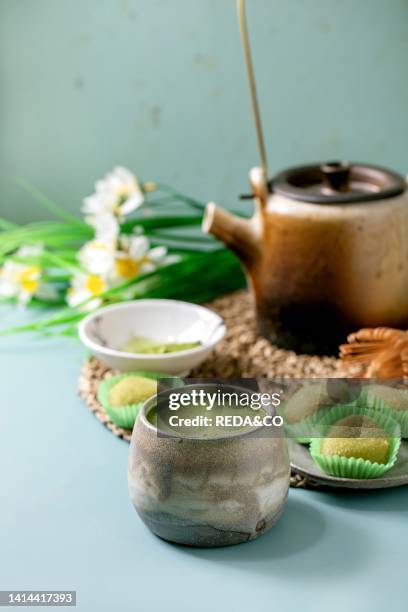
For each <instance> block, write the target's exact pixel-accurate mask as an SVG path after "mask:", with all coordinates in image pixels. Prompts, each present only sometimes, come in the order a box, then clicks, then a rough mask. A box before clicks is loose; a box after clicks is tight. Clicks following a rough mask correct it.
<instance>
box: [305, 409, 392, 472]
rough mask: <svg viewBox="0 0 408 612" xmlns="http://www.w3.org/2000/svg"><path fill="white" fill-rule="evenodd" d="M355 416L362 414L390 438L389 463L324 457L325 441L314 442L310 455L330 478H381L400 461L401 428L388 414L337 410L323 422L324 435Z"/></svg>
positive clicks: (359, 410) (370, 410)
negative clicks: (340, 422) (398, 457)
mask: <svg viewBox="0 0 408 612" xmlns="http://www.w3.org/2000/svg"><path fill="white" fill-rule="evenodd" d="M354 414H362V415H364V416H366V417H368V418H370V419H372V420H373V421H375V422H376V423H377V425H378V426H379V427H381V429H383V430H384V431H385V432H386V433H387V434H388V435H389V440H390V449H389V458H388V462H387V463H377V462H375V461H369V460H368V459H363V458H361V457H359V458H357V457H343V456H340V455H322V454H321V453H320V449H321V444H322V438H313V439H312V441H311V443H310V454H311V456H312V458H313V460H314V462H315V463H317V465H318V466H319V467H320V468H321V469H322V470H323V471H324V472H326V473H327V474H331V475H332V476H337V477H340V478H355V479H369V478H378V477H379V476H382V475H383V474H385V472H387V471H388V470H390V469H391V468H392V466H393V465H394V464H395V462H396V460H397V455H398V450H399V447H400V444H401V436H400V433H401V432H400V426H399V424H398V423H397V422H396V421H395V419H393V417H392V416H390V415H389V414H388V412H382V411H380V410H375V409H370V408H365V407H363V406H356V405H348V406H341V405H339V406H333V408H331V409H329V411H328V412H327V413H326V414H325V415H324V417H322V418H321V420H320V424H321V425H322V426H323V429H322V433H323V435H324V434H325V433H327V431H328V429H329V428H330V427H331V426H332V425H334V423H336V422H337V421H339V420H340V419H343V418H345V417H347V416H351V415H354Z"/></svg>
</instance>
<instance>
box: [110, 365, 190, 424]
mask: <svg viewBox="0 0 408 612" xmlns="http://www.w3.org/2000/svg"><path fill="white" fill-rule="evenodd" d="M131 376H133V377H135V376H136V377H140V376H142V377H143V378H150V379H152V380H158V379H159V378H172V379H174V380H180V379H177V377H176V376H169V375H168V374H160V373H159V372H127V373H124V374H118V375H117V376H109V377H108V378H105V379H104V380H102V381H101V382H100V383H99V387H98V400H99V402H100V403H101V404H102V406H103V408H104V409H105V412H106V414H107V415H108V417H109V418H110V420H111V421H112V422H113V423H115V425H118V426H119V427H123V429H133V426H134V424H135V421H136V419H137V416H138V414H139V412H140V409H141V408H142V406H143V404H144V403H145V401H146V400H143V401H141V402H138V403H136V404H128V405H127V406H119V407H116V406H112V405H111V404H110V403H109V391H110V390H111V389H112V388H113V387H114V386H115V385H116V384H117V383H118V382H120V381H121V380H123V379H125V378H130V377H131ZM180 382H181V384H183V383H182V381H180Z"/></svg>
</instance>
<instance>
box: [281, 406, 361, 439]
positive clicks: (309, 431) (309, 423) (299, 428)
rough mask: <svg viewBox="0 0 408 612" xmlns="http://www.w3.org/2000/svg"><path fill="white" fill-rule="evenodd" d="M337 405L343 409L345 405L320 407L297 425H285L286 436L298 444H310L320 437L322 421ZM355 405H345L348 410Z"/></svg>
mask: <svg viewBox="0 0 408 612" xmlns="http://www.w3.org/2000/svg"><path fill="white" fill-rule="evenodd" d="M338 405H341V406H342V407H345V404H331V405H327V406H321V407H320V408H319V409H318V410H317V411H316V412H315V413H314V414H311V415H309V416H308V417H305V418H304V419H302V420H301V421H298V422H297V423H285V425H284V427H285V432H286V434H287V435H288V436H289V437H290V438H293V439H294V440H295V441H296V442H298V443H299V444H310V442H311V441H312V440H314V439H315V437H317V438H319V437H322V427H323V425H322V422H323V419H324V417H325V415H327V414H328V413H329V411H330V410H332V409H333V408H336V407H337V406H338ZM356 405H357V404H356V403H355V402H350V404H347V406H350V408H354V407H356Z"/></svg>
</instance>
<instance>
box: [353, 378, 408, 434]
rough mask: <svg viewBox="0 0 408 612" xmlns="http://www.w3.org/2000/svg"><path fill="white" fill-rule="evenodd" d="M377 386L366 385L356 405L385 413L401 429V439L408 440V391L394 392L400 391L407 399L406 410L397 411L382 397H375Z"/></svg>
mask: <svg viewBox="0 0 408 612" xmlns="http://www.w3.org/2000/svg"><path fill="white" fill-rule="evenodd" d="M376 386H377V385H373V386H370V385H367V386H365V387H364V388H363V390H362V391H361V394H360V396H359V398H358V400H357V403H358V405H360V406H367V408H372V409H373V410H381V411H383V412H387V413H388V414H390V415H391V416H392V418H393V419H395V420H396V421H397V423H398V424H399V426H400V428H401V437H402V438H408V391H407V390H405V389H399V390H398V389H396V388H394V390H395V391H396V392H398V391H400V392H401V393H402V394H404V395H405V396H406V397H407V408H406V410H397V409H395V408H393V407H392V406H391V405H390V404H388V403H387V401H386V400H384V399H383V398H382V397H376V396H375V388H374V387H376ZM384 386H385V385H384Z"/></svg>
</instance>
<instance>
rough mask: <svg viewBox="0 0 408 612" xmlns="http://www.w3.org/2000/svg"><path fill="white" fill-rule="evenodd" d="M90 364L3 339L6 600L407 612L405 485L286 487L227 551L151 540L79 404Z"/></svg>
mask: <svg viewBox="0 0 408 612" xmlns="http://www.w3.org/2000/svg"><path fill="white" fill-rule="evenodd" d="M0 316H1V324H2V326H4V325H8V324H11V323H12V322H15V321H17V320H19V321H20V322H21V321H24V320H26V319H27V318H28V317H30V316H32V315H29V314H25V313H21V314H17V315H16V312H15V310H14V311H13V310H12V309H9V308H7V307H2V308H1V309H0ZM84 357H85V351H84V350H83V348H82V347H81V346H80V344H79V342H77V341H75V340H71V339H59V338H51V339H50V338H47V339H44V338H38V337H34V338H33V337H32V336H27V335H19V336H13V337H9V336H8V337H3V338H0V372H1V403H0V415H1V417H0V425H1V428H0V431H1V444H0V478H1V509H0V550H1V553H0V554H1V562H0V589H3V590H9V589H24V590H30V589H35V590H40V589H44V590H56V589H72V590H76V591H77V601H78V603H77V607H78V608H79V609H80V610H85V611H86V612H93V611H98V612H100V611H103V610H109V611H110V612H113V611H114V610H121V611H124V612H126V611H128V610H129V611H130V610H132V611H134V610H141V611H143V612H149V611H154V612H156V611H159V610H162V609H165V610H168V611H173V610H174V611H177V612H183V611H186V612H191V611H194V612H200V611H204V610H205V611H206V612H207V611H208V610H209V609H212V610H216V611H218V610H228V611H237V612H238V611H241V610H248V609H254V610H259V611H263V610H265V611H266V610H267V611H270V610H272V609H276V607H277V606H280V607H281V608H282V609H283V610H288V611H291V610H298V609H299V608H300V606H302V607H303V608H304V609H306V610H313V611H314V612H318V611H320V610H321V611H322V612H323V611H324V612H327V611H328V610H330V612H336V611H339V612H340V611H342V612H344V610H347V608H348V607H349V608H350V609H351V610H353V611H354V610H356V611H358V612H364V611H366V610H367V611H370V612H373V611H374V612H376V611H377V610H378V611H380V610H384V609H390V610H393V612H399V611H400V610H401V611H405V610H407V609H408V588H407V584H408V574H407V556H408V487H402V488H399V489H393V490H385V491H379V492H374V493H373V492H371V493H353V494H350V493H348V494H346V493H340V492H334V491H333V492H329V493H327V492H317V491H307V490H293V489H292V490H291V491H290V494H289V500H288V504H287V507H286V511H285V513H284V515H283V516H282V518H281V519H280V521H279V523H278V524H277V525H276V526H275V527H274V528H273V529H272V530H271V531H270V532H269V533H267V534H265V535H264V536H262V537H261V538H260V539H259V540H257V541H255V542H251V543H248V544H242V545H239V546H235V547H230V548H222V549H191V548H185V547H181V546H175V545H172V544H169V543H166V542H164V541H162V540H160V539H158V538H156V537H155V536H153V535H152V534H151V533H150V532H149V531H148V529H147V528H146V527H145V526H144V524H143V523H142V522H141V520H140V519H139V518H138V516H137V514H136V513H135V511H134V509H133V507H132V505H131V502H130V500H129V497H128V491H127V480H126V476H127V474H126V472H127V455H128V445H127V443H125V442H123V441H122V440H119V439H117V438H115V437H114V436H113V435H112V434H111V433H110V432H109V431H108V430H107V429H105V428H104V427H103V426H102V425H101V424H100V423H99V422H98V421H97V420H96V419H95V417H94V416H93V415H92V414H91V413H90V412H89V411H88V410H87V409H86V408H85V406H84V404H83V402H82V400H81V399H80V398H79V397H78V396H77V394H76V389H77V382H78V373H79V368H80V365H81V361H82V360H83V358H84Z"/></svg>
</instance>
